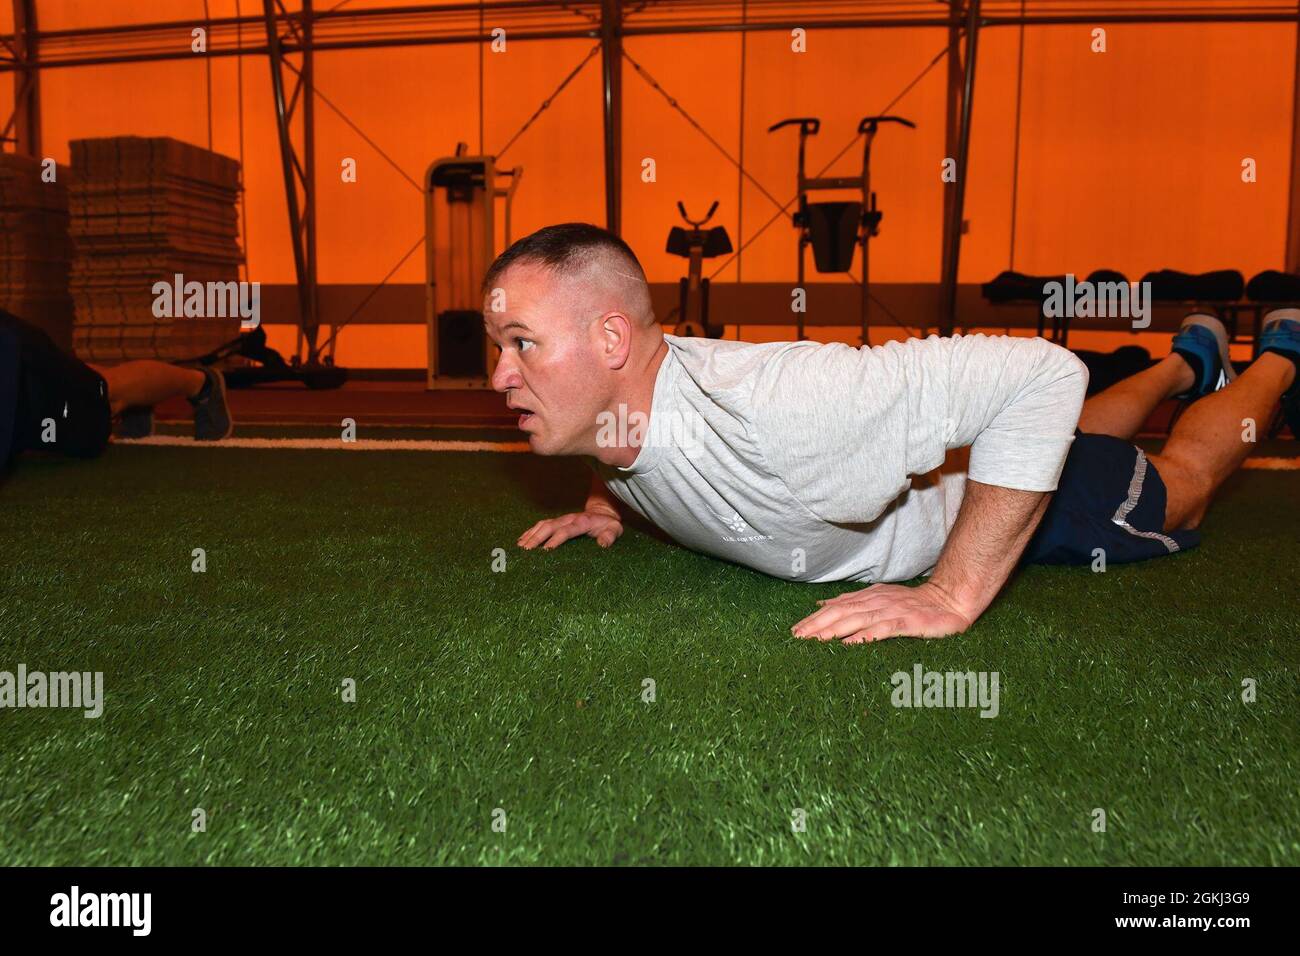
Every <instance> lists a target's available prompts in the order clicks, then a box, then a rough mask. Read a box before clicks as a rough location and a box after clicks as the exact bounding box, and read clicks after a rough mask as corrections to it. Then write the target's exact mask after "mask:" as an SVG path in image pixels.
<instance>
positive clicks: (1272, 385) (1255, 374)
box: [1150, 352, 1296, 531]
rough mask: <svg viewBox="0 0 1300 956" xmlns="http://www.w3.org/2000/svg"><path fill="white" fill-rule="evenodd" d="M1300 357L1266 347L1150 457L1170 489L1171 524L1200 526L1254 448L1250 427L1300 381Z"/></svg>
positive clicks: (1257, 427) (1261, 424)
mask: <svg viewBox="0 0 1300 956" xmlns="http://www.w3.org/2000/svg"><path fill="white" fill-rule="evenodd" d="M1295 378H1296V366H1295V363H1294V362H1293V361H1292V360H1290V359H1288V358H1286V357H1285V356H1282V355H1278V354H1276V353H1272V352H1265V353H1264V354H1262V355H1260V356H1259V358H1257V359H1255V361H1254V363H1252V364H1251V366H1250V368H1248V369H1247V370H1246V371H1245V372H1243V373H1242V375H1241V377H1240V378H1238V379H1237V380H1236V381H1235V382H1233V383H1232V384H1231V385H1229V386H1228V387H1226V388H1224V389H1221V390H1220V391H1218V392H1215V393H1214V394H1213V395H1209V396H1206V397H1205V398H1204V399H1202V400H1201V401H1199V402H1197V403H1196V404H1195V405H1193V406H1192V407H1191V408H1189V409H1188V410H1187V412H1186V413H1185V414H1184V415H1183V417H1182V418H1180V419H1179V420H1178V424H1177V425H1176V426H1175V427H1174V430H1173V432H1172V433H1171V434H1170V435H1169V440H1168V441H1167V442H1166V443H1165V447H1164V448H1163V449H1162V450H1161V452H1160V454H1158V455H1151V456H1150V461H1151V464H1153V465H1154V466H1155V468H1156V471H1158V472H1159V473H1160V477H1161V478H1162V479H1163V481H1164V484H1165V489H1166V492H1167V501H1166V505H1165V530H1166V531H1175V530H1183V529H1190V528H1195V527H1196V526H1197V525H1199V524H1200V522H1201V519H1202V518H1204V517H1205V512H1206V511H1207V510H1208V509H1209V506H1210V499H1211V498H1212V497H1213V495H1214V492H1215V490H1216V489H1218V487H1219V485H1221V484H1222V483H1223V482H1224V480H1225V479H1226V478H1227V477H1228V476H1229V475H1231V474H1232V473H1233V472H1234V471H1236V470H1237V468H1238V467H1239V466H1240V465H1241V463H1242V461H1244V460H1245V458H1246V456H1247V455H1249V454H1250V451H1251V447H1252V445H1251V442H1249V441H1247V440H1246V436H1247V433H1248V432H1247V429H1248V428H1250V427H1251V423H1253V429H1252V430H1253V431H1255V432H1259V431H1262V430H1263V429H1264V428H1265V427H1266V426H1267V425H1268V422H1269V420H1270V419H1271V418H1272V415H1273V409H1274V408H1275V407H1276V405H1277V402H1278V399H1279V398H1280V397H1281V396H1282V394H1283V393H1284V392H1286V391H1287V390H1288V389H1289V388H1290V387H1291V385H1292V383H1294V382H1295Z"/></svg>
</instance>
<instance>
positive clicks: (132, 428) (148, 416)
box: [113, 407, 153, 438]
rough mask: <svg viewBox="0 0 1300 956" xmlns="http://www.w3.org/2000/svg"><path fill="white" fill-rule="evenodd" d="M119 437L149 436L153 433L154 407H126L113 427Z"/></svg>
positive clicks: (114, 432) (115, 434)
mask: <svg viewBox="0 0 1300 956" xmlns="http://www.w3.org/2000/svg"><path fill="white" fill-rule="evenodd" d="M113 434H114V436H116V437H117V438H148V437H149V436H150V435H152V434H153V409H152V408H145V407H137V408H125V409H123V410H122V417H121V418H120V419H118V422H117V427H116V428H114V429H113Z"/></svg>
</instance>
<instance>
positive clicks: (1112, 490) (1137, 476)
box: [1021, 430, 1201, 565]
mask: <svg viewBox="0 0 1300 956" xmlns="http://www.w3.org/2000/svg"><path fill="white" fill-rule="evenodd" d="M1164 526H1165V483H1164V481H1163V480H1162V479H1161V477H1160V473H1159V472H1158V471H1156V468H1155V466H1154V465H1153V464H1151V461H1150V459H1148V458H1147V456H1146V453H1145V452H1143V451H1142V450H1141V449H1140V448H1138V447H1137V446H1136V445H1133V444H1130V443H1129V442H1126V441H1124V440H1123V439H1120V438H1114V437H1112V436H1110V435H1091V434H1086V433H1084V432H1081V431H1078V430H1076V431H1075V433H1074V443H1073V444H1072V445H1071V446H1070V453H1069V455H1067V456H1066V459H1065V468H1064V470H1063V471H1062V472H1061V481H1060V484H1059V485H1058V486H1057V489H1056V494H1054V495H1053V496H1052V502H1051V504H1050V505H1048V507H1047V513H1046V514H1044V515H1043V521H1042V523H1041V524H1040V525H1039V526H1038V530H1037V531H1036V532H1035V533H1034V537H1033V538H1032V539H1030V542H1029V546H1028V547H1027V548H1026V549H1025V553H1024V556H1023V557H1022V558H1021V562H1022V563H1024V564H1092V563H1093V562H1094V561H1095V560H1096V559H1097V557H1099V555H1098V554H1097V553H1096V551H1097V549H1098V548H1100V549H1101V550H1102V551H1104V552H1105V560H1106V563H1107V564H1108V565H1109V564H1122V563H1124V562H1127V561H1145V560H1146V559H1147V558H1158V557H1161V556H1163V555H1166V554H1174V553H1175V552H1178V551H1186V550H1187V549H1188V548H1194V547H1196V546H1197V545H1198V544H1200V542H1201V535H1200V533H1199V532H1197V531H1165V530H1164Z"/></svg>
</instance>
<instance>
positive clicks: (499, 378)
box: [490, 352, 523, 392]
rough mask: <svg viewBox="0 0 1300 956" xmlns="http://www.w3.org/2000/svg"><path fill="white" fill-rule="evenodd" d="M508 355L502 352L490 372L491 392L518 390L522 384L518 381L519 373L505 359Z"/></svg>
mask: <svg viewBox="0 0 1300 956" xmlns="http://www.w3.org/2000/svg"><path fill="white" fill-rule="evenodd" d="M508 354H509V353H507V352H502V353H501V355H500V356H499V357H498V358H497V367H496V368H495V369H493V371H492V378H491V380H490V381H491V384H492V389H493V391H497V392H506V391H509V390H510V389H512V388H518V387H519V386H520V385H522V384H523V383H522V382H521V381H520V379H519V372H518V370H517V369H516V368H515V367H514V365H513V363H512V362H511V360H510V359H509V358H508V357H507V356H508Z"/></svg>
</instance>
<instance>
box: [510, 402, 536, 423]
mask: <svg viewBox="0 0 1300 956" xmlns="http://www.w3.org/2000/svg"><path fill="white" fill-rule="evenodd" d="M511 407H512V408H513V409H514V410H515V411H517V412H519V413H520V414H519V427H520V428H523V427H524V423H525V422H529V421H531V420H532V418H533V410H532V409H531V408H525V407H524V406H522V405H513V406H511Z"/></svg>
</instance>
